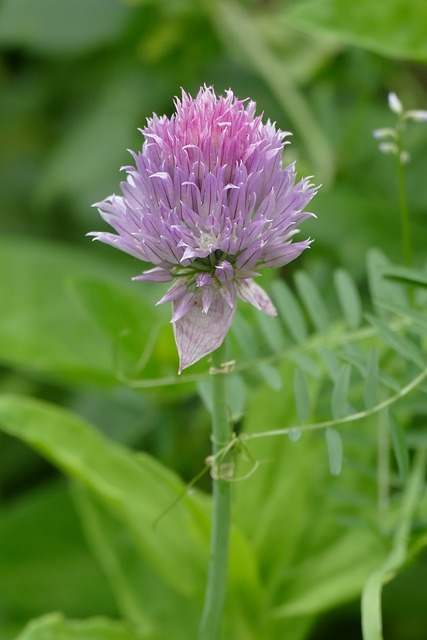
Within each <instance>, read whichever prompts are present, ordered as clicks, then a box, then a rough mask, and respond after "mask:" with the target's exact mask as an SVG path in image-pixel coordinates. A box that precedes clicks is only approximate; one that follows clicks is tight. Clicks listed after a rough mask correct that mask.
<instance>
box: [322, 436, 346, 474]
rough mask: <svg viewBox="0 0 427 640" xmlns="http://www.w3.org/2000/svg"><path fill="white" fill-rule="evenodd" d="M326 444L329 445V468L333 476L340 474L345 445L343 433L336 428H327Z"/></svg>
mask: <svg viewBox="0 0 427 640" xmlns="http://www.w3.org/2000/svg"><path fill="white" fill-rule="evenodd" d="M325 437H326V444H327V446H328V456H329V469H330V472H331V474H332V475H333V476H339V475H340V473H341V467H342V455H343V446H342V439H341V434H340V433H339V431H337V430H336V429H331V428H329V429H326V431H325Z"/></svg>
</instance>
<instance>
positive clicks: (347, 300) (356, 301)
mask: <svg viewBox="0 0 427 640" xmlns="http://www.w3.org/2000/svg"><path fill="white" fill-rule="evenodd" d="M334 282H335V288H336V291H337V294H338V300H339V302H340V305H341V309H342V310H343V313H344V317H345V319H346V322H347V324H348V326H349V327H350V329H356V328H357V327H358V326H359V325H360V322H361V320H362V303H361V301H360V296H359V292H358V291H357V287H356V285H355V283H354V280H353V278H351V276H350V274H349V273H348V272H347V271H345V270H344V269H337V270H336V271H335V273H334Z"/></svg>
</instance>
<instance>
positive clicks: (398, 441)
mask: <svg viewBox="0 0 427 640" xmlns="http://www.w3.org/2000/svg"><path fill="white" fill-rule="evenodd" d="M389 421H390V433H391V443H392V445H393V452H394V456H395V458H396V462H397V468H398V470H399V475H400V479H401V481H402V483H403V484H405V482H406V480H407V478H408V474H409V451H408V446H407V443H406V437H405V432H404V430H403V428H402V425H401V424H400V422H399V421H398V420H397V418H396V416H395V415H394V414H393V413H390V414H389Z"/></svg>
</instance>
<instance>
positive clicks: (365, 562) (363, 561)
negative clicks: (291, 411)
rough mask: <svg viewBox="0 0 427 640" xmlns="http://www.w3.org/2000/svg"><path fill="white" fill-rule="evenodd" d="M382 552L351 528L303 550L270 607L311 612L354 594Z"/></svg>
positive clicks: (302, 613)
mask: <svg viewBox="0 0 427 640" xmlns="http://www.w3.org/2000/svg"><path fill="white" fill-rule="evenodd" d="M298 446H300V445H298ZM295 450H296V449H295ZM383 555H384V551H383V549H382V547H381V545H380V544H379V542H378V540H377V539H376V538H375V536H373V534H372V533H371V532H370V531H368V530H366V529H356V528H354V529H353V530H351V531H349V532H345V533H344V534H342V535H341V536H340V538H339V539H337V540H334V541H333V540H331V541H330V543H329V545H328V546H326V547H325V548H323V549H321V550H318V551H317V553H313V555H310V554H306V555H305V557H304V559H303V560H302V561H301V562H300V563H299V564H298V565H297V566H295V567H293V570H292V575H291V576H289V577H288V578H287V579H286V580H285V581H284V582H283V585H282V590H281V591H282V602H283V604H282V605H279V606H278V607H277V609H275V610H274V615H275V616H278V617H282V616H283V617H288V616H305V615H310V614H311V615H312V614H315V613H320V612H321V611H325V610H326V609H329V608H331V607H336V606H337V605H338V604H339V603H344V602H346V601H348V600H350V599H353V598H357V597H358V596H359V594H360V590H361V588H362V586H363V584H364V582H365V581H366V579H367V577H368V575H369V573H370V572H371V571H372V570H373V568H374V567H375V565H376V564H377V563H378V558H382V557H383Z"/></svg>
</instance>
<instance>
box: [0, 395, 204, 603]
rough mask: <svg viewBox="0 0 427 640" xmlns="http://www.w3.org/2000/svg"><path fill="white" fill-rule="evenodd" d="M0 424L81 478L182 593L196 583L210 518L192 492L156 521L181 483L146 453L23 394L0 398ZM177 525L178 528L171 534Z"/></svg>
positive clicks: (201, 575) (191, 590) (200, 582)
mask: <svg viewBox="0 0 427 640" xmlns="http://www.w3.org/2000/svg"><path fill="white" fill-rule="evenodd" d="M0 424H1V425H2V426H3V429H4V431H6V433H9V434H10V435H13V436H15V437H18V438H20V439H21V440H23V441H24V442H26V443H27V444H28V445H30V446H32V447H33V448H34V449H36V450H38V451H39V452H40V453H42V454H43V455H45V456H46V457H47V458H49V459H50V460H52V461H53V462H54V463H55V464H56V465H57V466H58V467H59V468H61V469H63V470H64V471H65V472H66V473H67V474H69V475H70V476H71V477H73V478H77V479H78V480H80V481H81V482H82V483H83V484H84V485H85V486H86V487H87V488H88V489H89V490H90V491H91V492H93V493H94V495H95V496H96V497H97V498H98V499H99V500H100V501H101V502H102V503H103V504H104V505H106V507H107V508H108V509H110V510H111V511H112V513H113V514H115V515H116V517H117V518H119V520H121V521H122V522H123V523H124V524H125V526H126V527H127V528H128V530H129V531H130V532H131V535H132V537H133V540H134V542H135V545H136V547H137V548H138V549H139V550H140V552H141V553H142V554H143V556H144V557H145V558H147V559H148V561H149V562H150V564H151V566H152V568H153V569H155V570H156V571H157V572H158V573H159V574H160V575H161V576H162V577H163V579H164V580H165V581H166V582H167V583H168V584H170V585H171V586H172V587H173V588H175V589H176V590H177V591H178V592H180V593H183V594H191V593H197V592H198V590H199V589H203V585H204V573H205V563H206V553H207V542H208V541H207V527H208V522H209V518H208V515H207V513H206V512H205V511H204V508H202V507H201V503H200V502H199V500H200V497H199V498H197V496H196V494H193V495H192V497H191V498H190V497H189V496H185V497H183V498H182V499H181V501H180V502H179V504H178V505H177V506H176V507H175V508H174V509H173V510H171V511H170V512H168V514H167V517H165V518H164V519H163V521H162V522H161V523H160V524H159V525H158V526H157V528H156V529H155V528H154V527H153V524H154V523H155V521H156V519H157V518H158V516H159V515H160V513H161V512H162V510H165V509H167V508H168V507H169V506H170V505H171V504H172V503H174V502H175V501H176V499H177V497H178V496H181V495H182V494H183V491H184V488H185V487H184V485H183V483H182V482H181V481H180V480H179V479H178V478H177V477H176V476H175V475H174V474H173V473H172V472H170V471H168V470H166V469H165V468H164V467H162V466H161V465H160V464H159V463H156V462H155V461H154V460H153V459H151V458H150V457H149V456H142V455H139V456H138V458H137V457H136V456H135V455H134V454H133V453H132V452H131V451H129V450H127V449H125V448H124V447H122V446H120V445H117V444H115V443H113V442H111V441H109V440H108V439H107V438H105V437H104V436H103V435H102V434H101V433H100V432H98V431H96V430H95V429H93V428H92V427H91V426H90V425H88V424H87V423H86V422H84V421H83V420H81V419H80V418H78V417H77V416H75V415H73V414H71V413H69V412H67V411H65V410H61V409H59V408H57V407H54V406H52V405H49V404H47V403H44V402H40V401H36V400H32V399H29V398H25V397H14V396H3V397H1V398H0ZM176 531H181V535H179V536H177V535H176Z"/></svg>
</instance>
